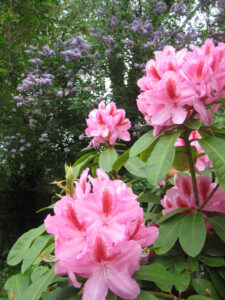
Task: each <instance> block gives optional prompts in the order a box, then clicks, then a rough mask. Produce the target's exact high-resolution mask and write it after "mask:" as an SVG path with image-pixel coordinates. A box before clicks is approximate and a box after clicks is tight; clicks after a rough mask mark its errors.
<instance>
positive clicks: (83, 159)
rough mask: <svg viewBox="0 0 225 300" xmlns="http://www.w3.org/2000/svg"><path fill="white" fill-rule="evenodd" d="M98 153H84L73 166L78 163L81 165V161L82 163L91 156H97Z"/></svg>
mask: <svg viewBox="0 0 225 300" xmlns="http://www.w3.org/2000/svg"><path fill="white" fill-rule="evenodd" d="M95 155H96V153H95V152H89V153H86V154H84V155H82V156H81V157H79V158H78V159H77V160H76V161H75V163H74V164H73V165H72V167H73V168H74V167H76V166H77V165H79V164H80V163H82V162H83V161H85V160H86V159H87V158H88V157H89V156H92V157H93V156H95Z"/></svg>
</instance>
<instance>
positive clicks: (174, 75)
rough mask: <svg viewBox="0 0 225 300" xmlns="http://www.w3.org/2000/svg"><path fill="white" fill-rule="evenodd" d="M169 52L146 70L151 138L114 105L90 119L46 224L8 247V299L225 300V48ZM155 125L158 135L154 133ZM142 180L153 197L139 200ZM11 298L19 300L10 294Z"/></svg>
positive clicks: (143, 102) (141, 101) (145, 108)
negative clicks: (223, 108) (219, 122)
mask: <svg viewBox="0 0 225 300" xmlns="http://www.w3.org/2000/svg"><path fill="white" fill-rule="evenodd" d="M191 49H192V50H190V51H189V50H187V49H182V50H180V51H176V50H175V49H174V48H173V47H172V46H166V47H165V48H164V49H163V50H162V51H156V52H155V60H153V59H151V60H149V61H148V62H147V64H146V75H145V76H143V77H142V78H141V79H140V80H139V81H138V85H139V87H140V88H141V90H142V92H141V93H140V95H139V96H138V99H137V107H138V109H139V110H140V111H141V112H142V113H143V114H144V117H145V120H146V124H142V125H143V126H142V127H143V128H144V129H145V131H146V132H145V134H143V135H142V136H141V137H140V138H139V139H138V140H137V141H136V142H135V143H134V144H133V145H132V146H131V148H130V149H127V147H126V145H125V144H124V143H125V142H127V141H129V140H130V134H129V129H130V127H131V123H130V121H129V119H128V118H127V117H126V112H125V110H124V109H122V108H117V107H116V105H115V103H114V102H110V103H108V102H107V101H101V102H100V103H99V105H98V107H97V108H95V109H93V110H92V111H91V112H90V113H89V116H87V118H86V124H87V128H86V131H85V133H86V136H87V138H90V142H89V145H88V144H87V146H88V147H87V148H85V149H84V151H85V153H84V154H83V155H82V156H81V157H80V158H79V159H78V160H77V161H76V162H75V163H74V164H73V165H72V166H68V165H65V172H66V179H65V181H61V182H57V181H55V182H54V183H55V184H57V186H58V187H59V188H60V189H61V192H60V193H59V194H57V196H58V197H59V200H58V201H57V202H56V203H54V204H52V205H51V206H49V207H47V208H45V209H52V208H53V211H52V212H50V213H49V214H48V216H47V217H46V219H45V221H44V225H41V226H40V227H38V228H35V229H31V230H30V231H28V232H26V233H25V234H24V235H23V236H21V237H20V238H19V239H18V240H17V242H16V243H15V244H14V246H13V247H12V249H11V251H10V253H9V256H8V264H10V265H12V266H13V265H17V264H19V263H21V262H22V265H21V273H19V274H17V275H13V276H12V277H11V278H9V279H8V281H7V282H6V284H5V288H6V289H7V290H8V291H9V295H10V297H11V298H10V299H19V300H20V299H22V300H30V299H33V300H35V299H43V300H51V299H83V300H88V299H91V300H104V299H139V300H141V299H143V300H145V299H150V300H157V299H190V300H204V299H218V300H219V299H225V285H224V284H225V259H224V256H225V244H224V243H225V154H224V149H225V140H224V139H225V132H224V131H222V130H219V129H218V128H216V127H214V126H212V125H211V124H212V120H213V113H214V112H215V111H216V110H217V109H218V107H219V105H221V103H223V102H224V97H225V44H224V43H219V44H218V46H215V45H214V44H213V41H212V40H211V39H207V40H206V41H205V42H204V44H203V45H202V46H201V47H197V46H193V47H191ZM152 128H153V129H152ZM134 178H135V181H137V182H139V181H143V180H146V181H147V182H148V183H149V186H151V187H152V188H151V190H150V191H147V192H146V191H145V192H141V193H139V194H136V193H135V192H134V185H133V184H132V183H133V182H134V180H133V179H134ZM13 297H14V298H13Z"/></svg>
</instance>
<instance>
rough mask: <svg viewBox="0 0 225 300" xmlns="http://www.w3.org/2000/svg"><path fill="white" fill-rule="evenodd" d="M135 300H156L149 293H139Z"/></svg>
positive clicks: (156, 299)
mask: <svg viewBox="0 0 225 300" xmlns="http://www.w3.org/2000/svg"><path fill="white" fill-rule="evenodd" d="M135 300H158V298H156V296H154V295H152V294H151V293H150V292H146V291H141V292H140V294H139V295H138V297H137V298H136V299H135Z"/></svg>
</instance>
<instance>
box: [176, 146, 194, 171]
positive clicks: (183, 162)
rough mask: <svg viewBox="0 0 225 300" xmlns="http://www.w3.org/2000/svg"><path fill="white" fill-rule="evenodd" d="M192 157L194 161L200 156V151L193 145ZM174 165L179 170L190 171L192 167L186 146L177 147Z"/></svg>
mask: <svg viewBox="0 0 225 300" xmlns="http://www.w3.org/2000/svg"><path fill="white" fill-rule="evenodd" d="M191 153H192V159H193V161H194V163H195V162H196V159H197V157H198V151H197V149H196V148H195V147H191ZM172 167H173V168H174V169H176V170H178V171H181V172H183V171H188V170H189V169H190V166H189V160H188V156H187V152H186V148H185V147H176V148H175V157H174V161H173V165H172Z"/></svg>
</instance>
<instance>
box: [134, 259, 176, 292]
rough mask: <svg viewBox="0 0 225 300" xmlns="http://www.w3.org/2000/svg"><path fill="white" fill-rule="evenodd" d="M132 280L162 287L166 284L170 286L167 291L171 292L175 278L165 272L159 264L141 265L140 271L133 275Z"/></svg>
mask: <svg viewBox="0 0 225 300" xmlns="http://www.w3.org/2000/svg"><path fill="white" fill-rule="evenodd" d="M134 278H135V279H141V280H147V281H153V282H155V283H159V284H162V285H163V284H165V283H166V284H167V285H168V286H170V288H169V290H171V288H172V285H173V284H175V280H176V277H175V276H174V275H173V274H172V273H170V272H168V271H166V269H165V268H164V267H163V266H162V265H159V264H151V265H141V267H140V269H139V270H138V271H137V272H136V273H135V274H134Z"/></svg>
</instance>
